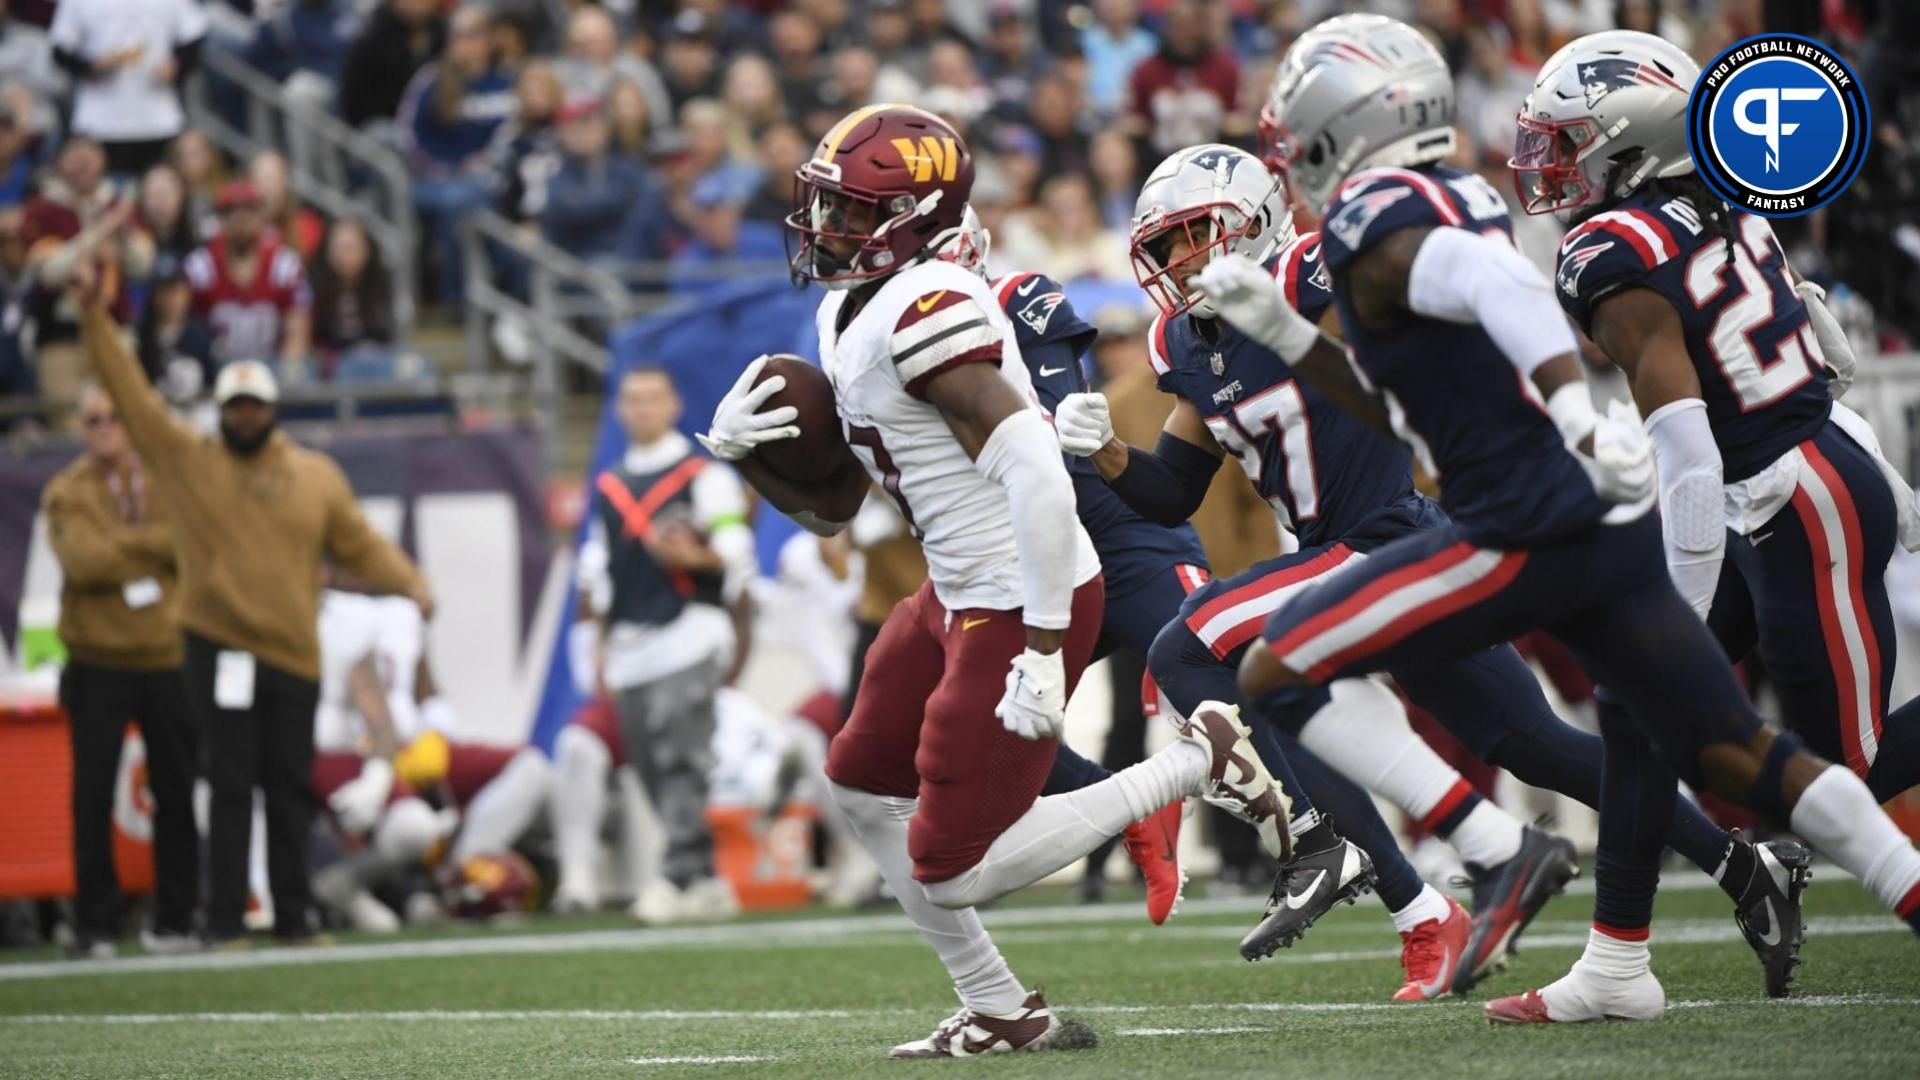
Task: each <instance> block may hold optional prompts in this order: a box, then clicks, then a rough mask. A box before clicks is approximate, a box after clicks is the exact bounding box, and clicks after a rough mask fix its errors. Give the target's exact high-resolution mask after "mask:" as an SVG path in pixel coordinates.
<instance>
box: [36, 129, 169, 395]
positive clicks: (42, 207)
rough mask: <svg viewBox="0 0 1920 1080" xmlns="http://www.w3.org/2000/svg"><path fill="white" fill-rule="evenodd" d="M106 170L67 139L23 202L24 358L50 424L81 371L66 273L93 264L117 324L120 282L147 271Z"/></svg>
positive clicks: (123, 299) (147, 255)
mask: <svg viewBox="0 0 1920 1080" xmlns="http://www.w3.org/2000/svg"><path fill="white" fill-rule="evenodd" d="M106 170H107V156H106V152H105V151H104V150H102V149H101V146H100V144H99V142H97V141H95V140H94V139H91V138H88V137H87V136H84V135H76V136H74V137H73V138H71V139H69V140H67V144H66V145H65V146H63V147H61V148H60V156H59V157H58V158H56V159H55V161H54V170H53V175H51V176H49V177H47V178H46V179H45V180H44V181H43V182H42V184H41V188H40V194H39V195H38V196H36V197H35V198H33V199H31V200H29V201H28V202H27V205H26V210H25V213H24V214H23V216H22V219H21V223H20V238H21V242H22V243H23V244H24V245H25V246H26V252H27V266H26V274H27V276H28V277H29V278H30V280H31V281H32V284H33V292H32V294H31V296H30V297H29V299H28V309H29V311H30V313H31V314H32V316H33V322H34V337H33V341H32V344H31V346H30V348H29V350H28V355H30V356H32V358H33V361H34V368H35V370H36V372H38V376H39V382H40V399H41V401H42V402H43V403H44V404H45V405H46V407H47V410H48V418H49V419H50V420H51V421H52V422H53V423H54V425H55V426H64V425H65V423H66V422H67V420H68V419H69V418H70V415H71V412H72V409H73V407H74V405H76V404H77V403H78V402H79V400H80V383H81V378H82V377H83V375H84V374H85V373H86V371H87V359H86V351H85V350H84V349H83V348H81V346H80V340H79V339H80V330H79V311H78V309H77V308H76V307H75V306H74V303H73V301H72V299H71V298H70V297H69V296H68V294H67V283H68V280H69V278H70V277H71V275H72V274H73V272H74V268H75V267H76V266H77V265H78V264H79V263H81V262H85V263H88V264H89V265H97V266H98V268H99V278H100V281H101V287H102V289H103V291H104V295H105V297H106V300H107V303H108V304H109V305H110V306H111V307H112V309H113V310H114V311H115V312H117V313H118V314H119V315H120V317H122V318H125V317H127V316H129V315H131V314H132V307H131V303H130V301H129V294H128V291H127V288H126V286H127V283H128V280H129V279H132V280H135V281H138V280H140V279H143V278H145V277H146V275H147V274H148V272H149V271H151V270H152V268H153V243H152V241H151V240H149V239H148V238H147V234H146V233H145V232H143V231H141V230H140V228H139V227H138V226H137V225H135V224H133V222H132V218H133V209H134V207H133V202H132V200H131V199H126V198H122V197H121V193H120V192H119V191H118V190H117V189H116V188H115V187H114V185H113V183H112V182H111V181H110V180H108V179H107V176H106Z"/></svg>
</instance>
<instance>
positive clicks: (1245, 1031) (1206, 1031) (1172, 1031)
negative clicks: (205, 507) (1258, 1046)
mask: <svg viewBox="0 0 1920 1080" xmlns="http://www.w3.org/2000/svg"><path fill="white" fill-rule="evenodd" d="M1272 1030H1273V1029H1272V1028H1263V1027H1204V1028H1121V1029H1120V1030H1119V1031H1116V1032H1114V1034H1115V1035H1250V1034H1254V1033H1257V1032H1262V1031H1272Z"/></svg>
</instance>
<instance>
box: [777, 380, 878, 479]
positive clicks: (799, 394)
mask: <svg viewBox="0 0 1920 1080" xmlns="http://www.w3.org/2000/svg"><path fill="white" fill-rule="evenodd" d="M775 375H785V376H786V377H787V385H786V386H785V387H783V388H782V389H781V390H780V392H779V393H777V394H774V395H773V396H772V397H770V398H768V399H767V401H766V404H764V405H762V406H761V407H760V411H761V412H772V411H773V410H775V409H778V408H780V407H781V406H782V405H791V406H793V407H794V410H795V411H796V412H797V413H799V416H798V417H797V418H796V419H795V420H794V424H795V425H796V426H798V427H799V428H800V434H799V435H798V436H796V437H795V438H791V439H780V440H777V441H775V442H770V443H767V444H765V445H764V446H760V447H758V448H756V449H755V450H754V451H753V456H754V457H755V458H756V459H758V460H759V461H760V462H761V463H762V464H764V465H765V466H766V467H767V468H768V469H770V470H772V471H773V472H776V473H778V474H779V475H780V477H781V479H783V480H786V481H788V482H789V483H792V484H795V485H798V486H801V487H819V486H822V485H825V484H827V483H828V482H829V481H831V480H832V479H834V477H836V476H837V475H840V474H841V471H842V470H843V469H844V468H845V467H846V466H848V465H852V466H853V467H854V468H856V469H857V468H859V467H860V466H859V463H858V462H857V461H855V460H854V458H853V451H852V450H850V449H849V448H848V447H847V440H846V439H845V438H843V437H842V436H841V434H840V413H839V411H838V410H836V409H835V408H834V405H833V383H832V382H831V381H830V380H829V379H828V378H827V373H826V372H824V371H821V370H820V369H819V368H817V367H815V366H813V365H812V364H809V363H807V362H806V361H805V360H802V359H800V358H799V357H797V356H789V355H786V354H784V353H783V354H780V355H778V356H769V357H768V358H767V362H766V363H765V364H764V365H762V366H761V368H760V377H759V378H758V379H756V380H755V381H754V385H755V386H758V385H760V384H761V383H763V382H765V381H766V380H768V379H771V378H773V377H774V376H775Z"/></svg>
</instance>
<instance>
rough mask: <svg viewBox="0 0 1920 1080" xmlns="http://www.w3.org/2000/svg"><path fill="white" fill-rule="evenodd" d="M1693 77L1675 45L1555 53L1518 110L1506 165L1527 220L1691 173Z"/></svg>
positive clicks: (1652, 41)
mask: <svg viewBox="0 0 1920 1080" xmlns="http://www.w3.org/2000/svg"><path fill="white" fill-rule="evenodd" d="M1699 77H1700V68H1699V66H1698V65H1696V64H1695V63H1694V62H1693V59H1692V58H1691V57H1689V56H1688V55H1687V54H1686V53H1685V52H1683V51H1681V50H1680V48H1679V47H1678V46H1676V45H1673V44H1672V43H1670V42H1667V41H1665V40H1662V39H1661V38H1657V37H1654V36H1653V35H1652V34H1643V33H1640V32H1639V31H1638V30H1608V31H1605V32H1603V33H1598V34H1588V35H1587V36H1586V37H1583V38H1575V39H1574V40H1572V41H1570V42H1568V43H1567V44H1566V45H1564V46H1562V47H1561V49H1560V51H1559V52H1557V53H1554V54H1553V55H1552V56H1551V57H1549V58H1548V59H1547V62H1546V64H1545V66H1543V67H1541V69H1540V77H1539V78H1538V79H1536V80H1534V84H1533V92H1532V93H1530V94H1528V95H1527V100H1526V103H1525V104H1524V105H1522V106H1521V107H1520V120H1519V124H1520V132H1519V134H1518V135H1517V136H1516V137H1515V138H1514V142H1513V158H1512V159H1511V160H1510V161H1508V162H1507V164H1508V165H1511V166H1512V167H1513V185H1514V188H1515V189H1516V190H1517V191H1518V192H1519V194H1520V202H1521V205H1522V206H1523V207H1525V209H1526V211H1527V213H1529V214H1544V213H1548V212H1550V211H1556V210H1559V211H1571V210H1576V209H1579V208H1580V207H1583V206H1590V205H1592V204H1594V203H1597V202H1600V201H1602V200H1604V199H1609V198H1623V197H1625V196H1627V195H1631V194H1632V193H1633V192H1634V191H1635V189H1637V188H1639V187H1640V186H1641V185H1642V184H1644V183H1646V182H1647V181H1648V180H1652V179H1655V178H1661V177H1673V176H1684V175H1685V174H1687V173H1690V172H1692V171H1693V155H1692V151H1691V150H1690V149H1689V147H1688V145H1687V95H1688V93H1689V92H1690V91H1691V90H1692V89H1693V84H1694V81H1695V80H1696V79H1698V78H1699Z"/></svg>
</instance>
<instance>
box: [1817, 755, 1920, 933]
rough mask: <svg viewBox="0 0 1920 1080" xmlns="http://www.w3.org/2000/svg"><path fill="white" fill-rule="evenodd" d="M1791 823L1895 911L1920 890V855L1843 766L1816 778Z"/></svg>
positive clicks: (1864, 786) (1869, 792) (1862, 782)
mask: <svg viewBox="0 0 1920 1080" xmlns="http://www.w3.org/2000/svg"><path fill="white" fill-rule="evenodd" d="M1787 822H1788V824H1790V825H1792V826H1793V831H1794V832H1797V833H1799V834H1800V835H1801V836H1802V837H1804V838H1805V839H1806V841H1807V843H1809V844H1811V845H1813V848H1814V850H1816V851H1818V852H1819V853H1820V854H1822V855H1825V856H1826V857H1827V858H1829V859H1832V860H1833V861H1834V862H1836V863H1838V864H1839V866H1840V868H1841V869H1842V870H1845V871H1846V872H1847V873H1849V874H1852V875H1853V876H1854V877H1856V878H1859V879H1860V884H1862V885H1865V886H1866V887H1867V891H1869V892H1871V893H1873V895H1875V896H1877V897H1879V898H1880V902H1881V903H1883V904H1886V905H1887V906H1888V907H1890V908H1896V909H1897V908H1898V906H1899V905H1900V903H1901V901H1903V900H1905V899H1907V897H1908V895H1909V894H1911V893H1912V892H1913V890H1914V889H1915V887H1917V886H1920V851H1915V850H1914V847H1913V841H1911V840H1909V839H1907V837H1906V835H1905V834H1904V833H1902V832H1901V831H1900V830H1899V829H1898V828H1896V827H1895V826H1894V824H1893V822H1892V821H1891V820H1889V819H1888V818H1887V814H1886V811H1884V810H1882V809H1880V804H1879V802H1877V801H1875V799H1874V797H1873V792H1871V791H1869V790H1868V789H1867V785H1866V783H1865V782H1864V781H1862V780H1861V779H1860V778H1859V777H1858V776H1855V775H1854V774H1853V773H1851V772H1849V771H1848V770H1847V769H1845V768H1844V767H1842V766H1839V765H1830V766H1828V767H1827V770H1826V771H1825V772H1823V773H1821V774H1820V775H1819V776H1816V777H1814V780H1813V783H1811V784H1808V785H1807V789H1806V790H1805V791H1803V792H1801V793H1800V801H1799V802H1797V803H1795V804H1794V806H1793V812H1792V813H1791V814H1789V815H1788V818H1787Z"/></svg>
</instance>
